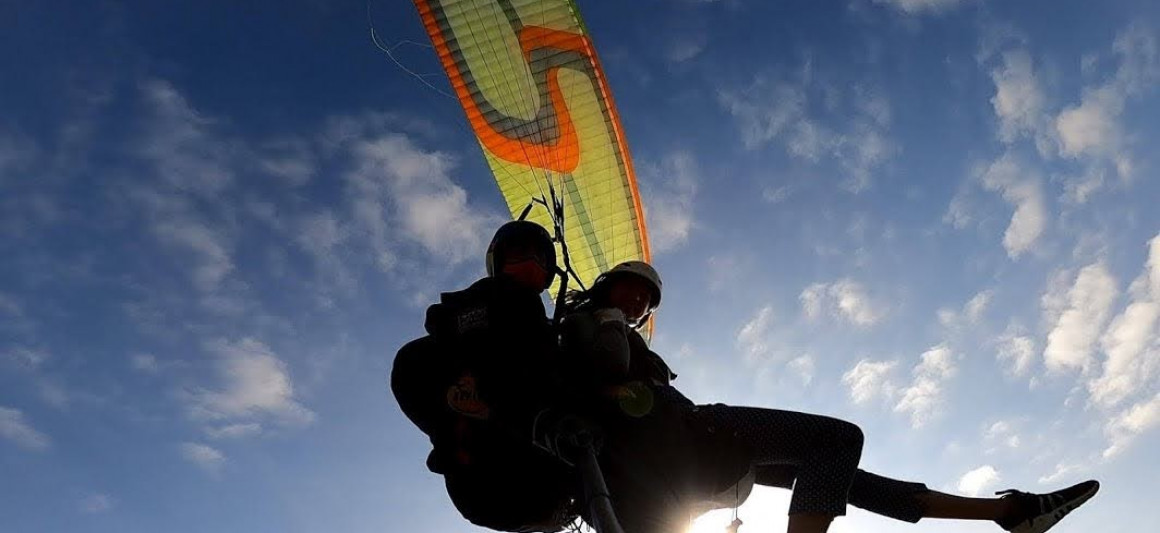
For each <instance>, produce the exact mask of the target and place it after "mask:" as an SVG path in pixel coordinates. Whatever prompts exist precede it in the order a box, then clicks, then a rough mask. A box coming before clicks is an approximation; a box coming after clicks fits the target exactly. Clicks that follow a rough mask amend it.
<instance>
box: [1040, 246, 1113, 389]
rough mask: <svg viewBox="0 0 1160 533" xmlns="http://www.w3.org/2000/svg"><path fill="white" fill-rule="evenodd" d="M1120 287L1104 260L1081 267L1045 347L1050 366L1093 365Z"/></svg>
mask: <svg viewBox="0 0 1160 533" xmlns="http://www.w3.org/2000/svg"><path fill="white" fill-rule="evenodd" d="M1117 293H1118V290H1117V288H1116V279H1115V278H1114V277H1112V275H1111V273H1109V272H1108V270H1107V268H1106V267H1105V266H1104V265H1103V263H1094V264H1091V265H1088V266H1086V267H1084V268H1083V269H1082V270H1080V272H1079V275H1078V276H1077V277H1076V280H1075V283H1074V284H1073V285H1072V287H1071V289H1070V290H1069V291H1068V307H1067V309H1066V310H1064V311H1063V314H1062V315H1060V317H1059V321H1058V322H1056V324H1055V327H1054V328H1053V329H1052V330H1051V333H1049V334H1048V335H1047V346H1046V348H1045V349H1044V350H1043V358H1044V362H1045V363H1046V365H1047V369H1048V370H1051V371H1055V372H1059V371H1063V370H1067V369H1080V370H1087V369H1088V368H1089V367H1090V366H1091V364H1092V362H1093V361H1092V349H1093V348H1094V346H1095V343H1096V341H1097V340H1098V339H1099V335H1100V331H1102V330H1103V327H1104V324H1106V323H1107V321H1108V317H1109V315H1110V314H1111V307H1112V303H1113V302H1114V301H1115V299H1116V296H1117Z"/></svg>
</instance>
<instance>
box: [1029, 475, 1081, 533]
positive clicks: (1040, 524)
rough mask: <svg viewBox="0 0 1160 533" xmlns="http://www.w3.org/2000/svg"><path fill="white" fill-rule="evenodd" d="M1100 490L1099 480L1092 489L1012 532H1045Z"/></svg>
mask: <svg viewBox="0 0 1160 533" xmlns="http://www.w3.org/2000/svg"><path fill="white" fill-rule="evenodd" d="M1099 491H1100V484H1099V482H1096V483H1095V484H1094V485H1092V488H1091V490H1089V491H1087V492H1085V493H1083V494H1080V495H1079V496H1078V497H1076V498H1075V499H1073V500H1071V501H1069V502H1067V503H1064V504H1063V505H1062V506H1060V507H1059V508H1058V509H1056V510H1054V511H1052V512H1050V513H1046V514H1042V515H1039V516H1037V517H1035V518H1034V519H1032V520H1031V522H1030V523H1028V524H1027V525H1026V526H1018V527H1015V528H1014V529H1012V530H1011V533H1044V532H1045V531H1047V530H1049V529H1051V528H1052V527H1055V524H1058V523H1059V522H1060V521H1061V520H1063V517H1065V516H1067V515H1068V514H1069V513H1071V512H1072V511H1074V510H1076V509H1078V508H1079V506H1081V505H1083V504H1084V503H1085V502H1087V501H1088V500H1090V499H1092V496H1095V495H1096V493H1097V492H1099Z"/></svg>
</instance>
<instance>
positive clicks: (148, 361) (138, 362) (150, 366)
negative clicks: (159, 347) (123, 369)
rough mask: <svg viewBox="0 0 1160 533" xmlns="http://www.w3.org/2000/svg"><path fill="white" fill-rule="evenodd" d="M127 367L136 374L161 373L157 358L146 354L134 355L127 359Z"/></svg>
mask: <svg viewBox="0 0 1160 533" xmlns="http://www.w3.org/2000/svg"><path fill="white" fill-rule="evenodd" d="M129 366H131V367H132V368H133V370H136V371H138V372H143V373H145V374H156V373H158V372H160V371H161V364H160V363H159V362H158V361H157V357H156V356H155V355H153V354H148V353H135V354H133V355H132V356H130V357H129Z"/></svg>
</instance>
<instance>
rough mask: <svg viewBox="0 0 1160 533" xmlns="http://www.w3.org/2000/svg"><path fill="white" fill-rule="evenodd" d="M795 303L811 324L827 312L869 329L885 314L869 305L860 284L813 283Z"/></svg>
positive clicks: (881, 309)
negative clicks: (797, 302) (799, 301)
mask: <svg viewBox="0 0 1160 533" xmlns="http://www.w3.org/2000/svg"><path fill="white" fill-rule="evenodd" d="M798 299H799V300H801V303H802V311H803V312H804V313H805V314H806V316H807V317H808V318H810V319H811V320H814V319H817V318H818V317H820V316H821V315H822V314H823V313H827V312H828V313H829V314H830V315H832V316H835V317H838V318H842V319H845V320H848V321H849V322H851V323H853V324H855V325H858V326H871V325H874V324H876V323H878V322H879V321H880V320H882V318H883V317H884V316H885V314H886V310H885V309H883V308H882V307H880V306H878V305H877V304H875V303H873V302H871V300H870V298H869V296H867V294H866V289H865V287H863V286H862V284H860V283H858V282H856V281H853V280H850V279H841V280H838V281H835V282H832V283H814V284H812V285H810V286H808V287H806V288H805V289H804V290H802V292H801V294H800V295H799V296H798Z"/></svg>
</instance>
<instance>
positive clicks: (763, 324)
mask: <svg viewBox="0 0 1160 533" xmlns="http://www.w3.org/2000/svg"><path fill="white" fill-rule="evenodd" d="M772 326H773V308H772V307H770V306H765V307H762V308H761V309H759V310H758V311H757V314H755V315H754V316H753V318H751V319H750V320H749V321H748V322H746V323H745V325H743V326H741V330H740V331H738V333H737V346H738V347H740V348H741V352H742V353H744V354H745V359H746V361H748V362H750V363H756V362H758V361H761V360H762V359H764V358H765V357H766V356H767V355H769V351H770V346H769V335H770V330H771V328H772Z"/></svg>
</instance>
